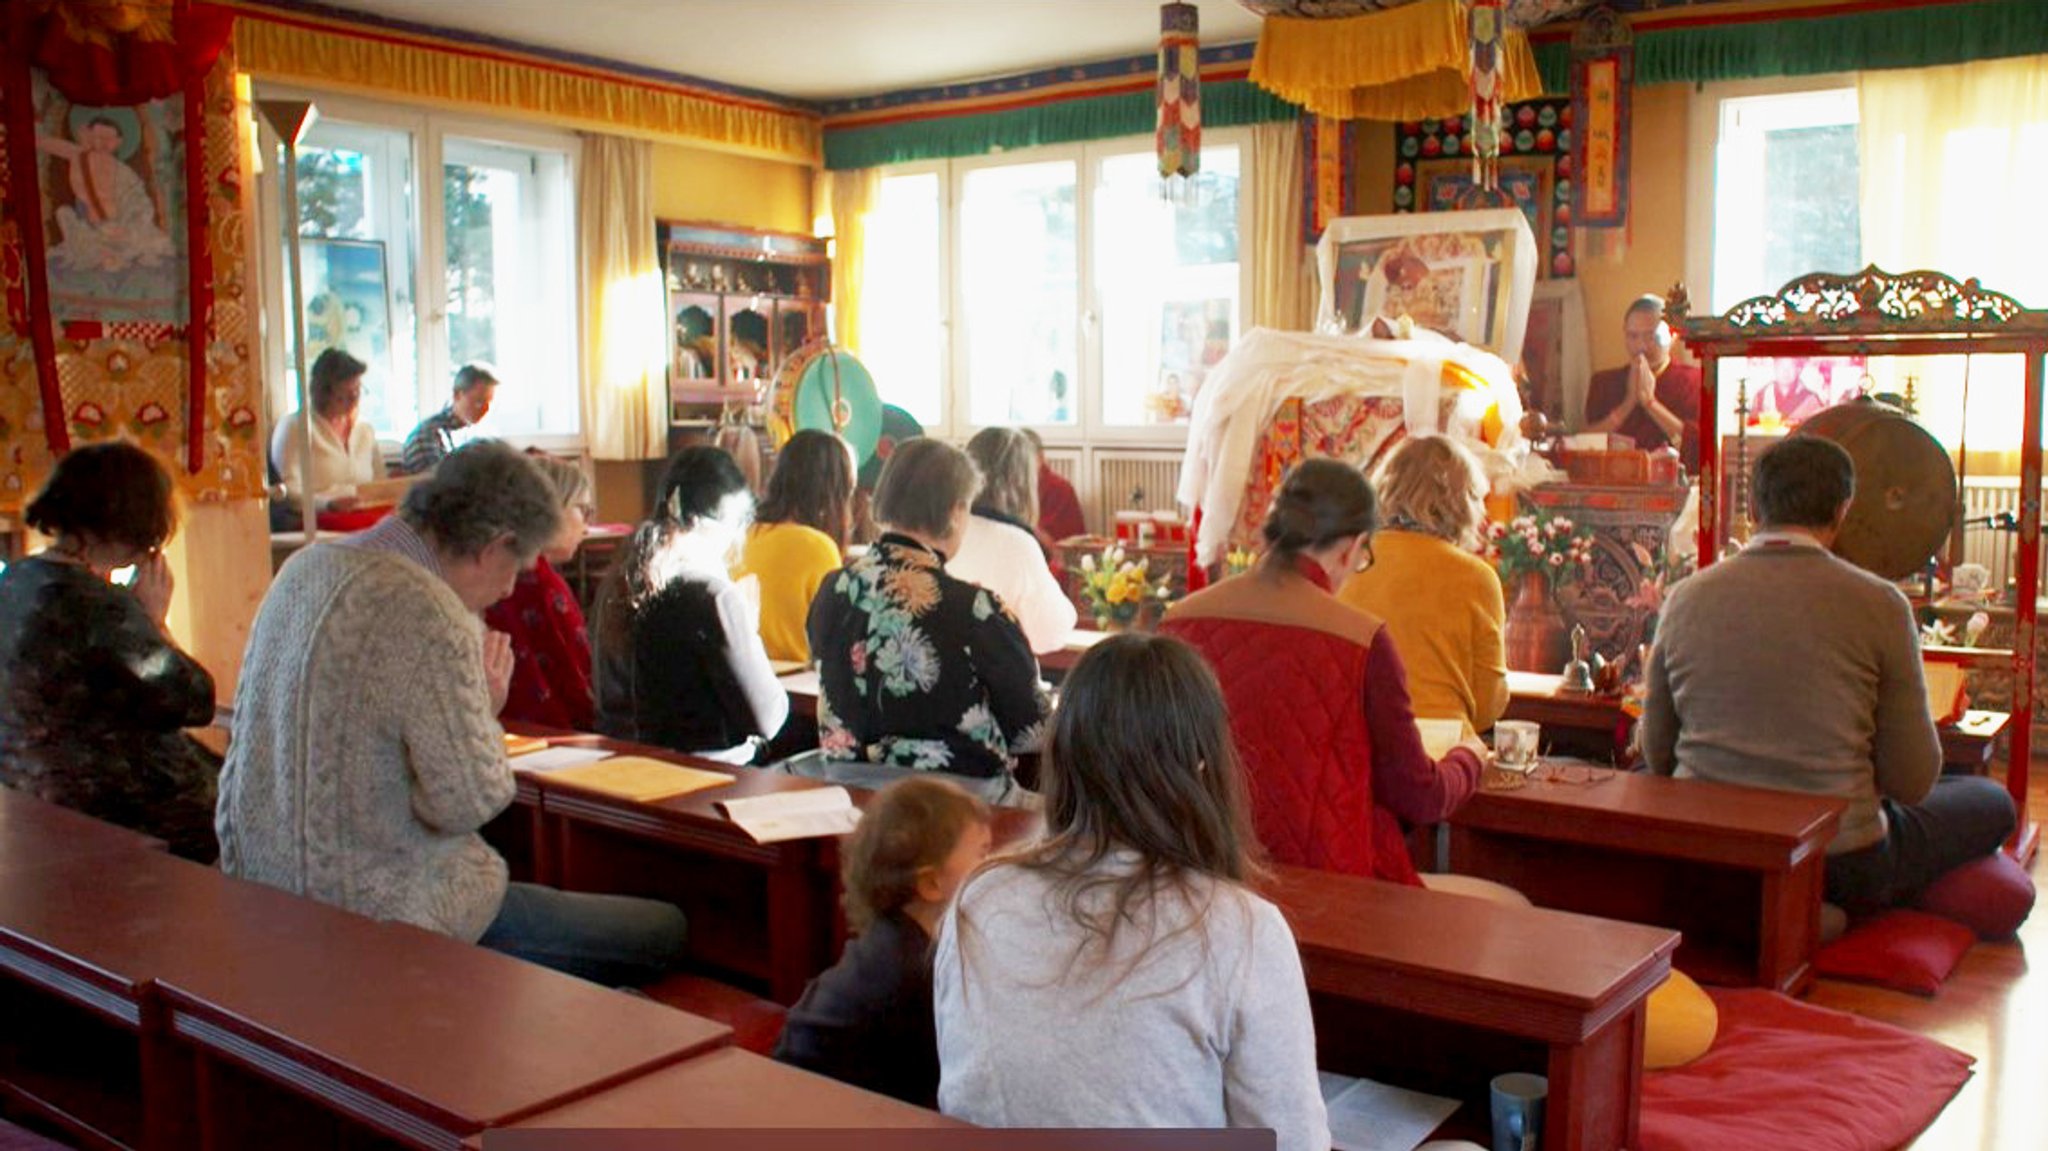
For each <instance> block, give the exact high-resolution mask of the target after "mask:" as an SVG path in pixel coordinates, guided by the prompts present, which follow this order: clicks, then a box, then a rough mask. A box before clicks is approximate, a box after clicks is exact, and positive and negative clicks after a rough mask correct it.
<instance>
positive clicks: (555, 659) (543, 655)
mask: <svg viewBox="0 0 2048 1151" xmlns="http://www.w3.org/2000/svg"><path fill="white" fill-rule="evenodd" d="M527 456H528V458H530V459H531V460H533V462H534V465H535V466H536V467H538V468H540V472H541V475H543V476H545V477H547V481H548V486H549V487H550V488H552V489H553V490H554V493H555V498H556V499H557V500H559V501H560V504H561V508H562V530H561V531H560V532H559V533H558V534H557V535H556V536H555V538H554V540H553V542H551V543H549V544H548V545H547V546H546V547H544V548H542V549H541V552H540V559H539V560H538V561H537V562H536V563H535V564H534V565H533V570H532V571H530V572H522V573H520V576H519V580H518V582H517V583H515V584H513V585H512V594H511V595H508V596H506V597H505V598H504V599H501V600H499V601H498V602H497V603H495V604H493V605H491V607H490V609H489V610H488V611H486V612H484V623H485V624H486V625H487V626H489V627H490V629H491V630H492V631H498V632H503V633H505V634H506V635H507V636H510V637H511V639H512V687H511V689H510V690H509V691H508V692H507V693H506V695H505V707H504V710H502V711H500V712H499V713H498V718H499V719H500V720H503V721H506V722H515V721H516V722H520V723H533V724H540V725H541V726H543V727H560V728H568V729H570V730H572V731H596V730H597V727H596V723H597V716H596V707H595V705H594V704H593V702H592V696H591V690H590V631H589V625H588V624H586V623H585V622H584V619H583V607H582V605H580V604H578V603H577V602H576V593H575V592H574V591H572V590H570V587H569V584H568V581H566V580H564V579H563V578H562V575H561V572H559V571H557V570H556V566H557V565H560V564H566V563H568V562H569V561H570V560H572V559H574V558H576V549H577V548H579V547H581V546H583V537H584V536H585V535H587V534H589V532H590V521H591V520H592V519H594V518H595V517H596V515H597V507H596V497H594V496H593V495H592V494H591V490H590V477H589V476H587V475H585V474H584V472H583V469H582V468H579V467H577V466H576V465H575V464H572V463H570V462H569V461H567V460H562V459H557V458H555V457H554V456H551V455H548V454H546V453H544V452H528V453H527Z"/></svg>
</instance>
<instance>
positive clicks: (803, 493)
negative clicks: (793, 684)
mask: <svg viewBox="0 0 2048 1151" xmlns="http://www.w3.org/2000/svg"><path fill="white" fill-rule="evenodd" d="M852 527H853V453H852V452H850V451H848V450H847V446H846V441H844V440H842V439H840V438H839V437H838V436H835V435H833V434H832V433H830V432H821V431H815V430H809V429H806V430H804V431H801V432H798V433H797V434H795V435H793V436H791V437H790V438H789V442H788V443H786V444H784V445H782V450H781V451H779V452H777V453H776V455H775V471H774V473H773V474H772V475H770V476H769V477H768V495H767V498H765V499H763V500H762V501H761V506H760V508H759V509H758V510H757V512H756V513H755V517H754V526H753V528H752V530H750V531H749V532H748V533H747V546H746V551H745V552H744V553H743V554H742V555H741V557H740V563H739V566H738V567H736V568H734V569H733V573H732V575H733V578H734V579H735V580H738V579H743V578H745V577H747V576H750V575H751V576H753V577H754V578H756V579H758V580H759V581H760V583H761V643H762V646H764V647H766V648H767V649H768V658H769V659H783V660H795V661H798V662H801V663H809V662H810V659H811V645H810V641H809V640H808V639H806V638H805V636H804V622H805V621H806V620H808V619H809V618H810V614H811V600H812V599H814V598H816V597H817V594H818V588H819V586H820V585H822V584H823V583H824V582H825V577H826V576H829V575H831V574H832V573H833V572H836V571H838V570H839V568H840V565H842V564H844V563H845V562H846V560H845V557H844V556H842V555H841V552H842V551H843V550H844V549H845V547H846V538H847V534H848V533H849V532H850V531H851V530H852Z"/></svg>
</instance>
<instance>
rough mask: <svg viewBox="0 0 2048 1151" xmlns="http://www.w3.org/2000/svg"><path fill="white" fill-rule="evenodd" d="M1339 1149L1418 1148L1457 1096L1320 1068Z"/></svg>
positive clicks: (1454, 1107) (1407, 1150)
mask: <svg viewBox="0 0 2048 1151" xmlns="http://www.w3.org/2000/svg"><path fill="white" fill-rule="evenodd" d="M1316 1078H1317V1079H1318V1080H1320V1081H1321V1083H1322V1088H1323V1105H1324V1106H1325V1107H1327V1108H1329V1111H1330V1144H1331V1146H1332V1147H1333V1148H1335V1151H1415V1148H1416V1147H1418V1146H1420V1145H1421V1143H1422V1141H1423V1140H1425V1139H1427V1138H1429V1136H1430V1133H1431V1132H1433V1131H1435V1130H1436V1129H1437V1128H1438V1127H1439V1126H1442V1124H1443V1121H1444V1120H1446V1119H1448V1118H1450V1117H1451V1113H1452V1112H1453V1111H1456V1110H1457V1109H1458V1101H1457V1100H1456V1099H1445V1098H1443V1097H1442V1096H1439V1095H1424V1094H1423V1093H1422V1092H1420V1091H1409V1090H1406V1089H1403V1088H1400V1087H1389V1086H1387V1085H1386V1084H1384V1083H1375V1082H1373V1081H1372V1080H1370V1079H1353V1078H1352V1077H1351V1076H1349V1075H1337V1074H1334V1073H1332V1072H1329V1071H1321V1072H1318V1073H1317V1074H1316Z"/></svg>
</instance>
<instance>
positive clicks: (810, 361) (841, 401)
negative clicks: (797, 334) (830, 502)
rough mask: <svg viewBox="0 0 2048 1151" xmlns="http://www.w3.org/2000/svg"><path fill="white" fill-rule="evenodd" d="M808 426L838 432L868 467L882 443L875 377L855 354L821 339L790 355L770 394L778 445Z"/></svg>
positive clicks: (858, 460) (771, 427)
mask: <svg viewBox="0 0 2048 1151" xmlns="http://www.w3.org/2000/svg"><path fill="white" fill-rule="evenodd" d="M806 428H815V429H817V430H819V431H823V432H832V433H835V434H837V435H838V436H840V437H842V438H843V439H845V440H846V442H847V443H849V444H852V445H853V452H854V457H855V460H856V463H858V464H865V463H866V462H867V461H868V459H869V457H871V456H873V455H874V454H875V445H876V444H878V443H879V442H880V441H881V439H882V399H881V397H880V396H879V395H877V394H876V392H875V378H874V377H873V376H872V375H870V374H869V373H868V370H867V368H866V367H865V366H864V365H863V364H862V363H861V362H860V361H859V360H857V359H855V358H854V356H853V354H852V353H851V352H848V351H846V350H845V349H843V348H838V347H834V346H833V345H831V344H827V343H824V342H823V341H820V342H818V343H815V344H809V345H806V346H804V347H802V348H799V349H797V350H796V351H795V352H792V353H790V356H789V358H788V359H787V360H784V361H783V362H782V369H781V370H780V371H778V372H776V373H775V386H774V388H773V389H771V390H770V392H769V395H768V435H769V437H770V438H771V439H773V440H774V441H775V446H776V447H778V448H779V447H781V446H782V445H783V444H786V443H788V442H789V438H790V437H791V436H793V435H795V434H796V433H797V432H799V431H802V430H804V429H806Z"/></svg>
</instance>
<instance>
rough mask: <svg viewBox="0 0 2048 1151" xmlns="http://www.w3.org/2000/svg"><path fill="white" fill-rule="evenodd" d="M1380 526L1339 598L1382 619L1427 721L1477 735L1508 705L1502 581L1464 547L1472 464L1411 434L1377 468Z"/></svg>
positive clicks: (1440, 440) (1476, 480) (1458, 452)
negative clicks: (1368, 559) (1365, 562)
mask: <svg viewBox="0 0 2048 1151" xmlns="http://www.w3.org/2000/svg"><path fill="white" fill-rule="evenodd" d="M1375 486H1376V487H1377V488H1378V490H1379V497H1380V508H1381V511H1382V512H1383V513H1384V514H1385V516H1386V520H1385V522H1386V527H1384V528H1382V529H1381V530H1380V532H1379V534H1378V535H1376V536H1374V537H1373V555H1374V562H1373V564H1372V566H1371V567H1370V568H1369V569H1367V570H1366V571H1364V572H1361V573H1359V574H1357V575H1354V576H1352V577H1351V578H1350V579H1349V580H1347V581H1345V584H1344V587H1343V589H1342V590H1341V591H1340V592H1339V593H1338V598H1339V599H1342V600H1343V601H1344V602H1345V603H1348V604H1350V605H1351V606H1353V607H1356V608H1360V609H1363V610H1365V611H1367V612H1370V613H1372V614H1373V615H1376V616H1378V617H1380V618H1381V619H1383V620H1385V621H1386V624H1387V628H1388V630H1389V631H1390V632H1391V633H1392V634H1393V637H1394V647H1395V650H1397V651H1399V652H1400V653H1401V659H1402V661H1403V662H1404V663H1406V664H1407V665H1408V694H1409V696H1410V700H1411V703H1412V705H1413V707H1414V711H1415V714H1416V715H1417V716H1418V717H1421V718H1425V719H1462V720H1464V721H1465V722H1466V723H1468V724H1470V725H1471V727H1472V730H1473V731H1474V732H1480V731H1485V730H1486V729H1487V728H1489V727H1492V726H1493V721H1494V720H1497V719H1499V718H1500V716H1501V713H1502V712H1503V711H1506V710H1507V706H1508V679H1507V674H1508V673H1507V653H1506V650H1505V648H1504V646H1503V644H1502V640H1501V625H1502V622H1503V620H1504V618H1505V616H1506V614H1507V613H1506V610H1505V608H1504V607H1503V604H1502V598H1501V588H1500V576H1499V574H1498V573H1496V572H1495V571H1494V570H1493V567H1492V565H1490V564H1488V563H1487V562H1486V561H1485V560H1483V559H1480V558H1479V557H1478V556H1477V555H1475V554H1473V552H1472V551H1471V550H1470V545H1472V544H1474V543H1475V542H1476V541H1477V538H1478V537H1477V533H1478V529H1479V524H1480V521H1481V519H1482V518H1483V517H1484V515H1485V504H1484V502H1483V501H1484V499H1485V496H1486V485H1485V481H1484V480H1483V479H1482V478H1481V477H1480V474H1479V464H1478V461H1476V460H1474V459H1473V458H1472V454H1471V453H1470V452H1468V451H1466V450H1465V449H1464V448H1463V447H1460V446H1459V445H1458V444H1457V442H1456V441H1453V440H1449V439H1446V438H1444V437H1443V436H1418V437H1416V438H1415V439H1413V440H1410V441H1409V442H1408V443H1406V444H1403V445H1402V446H1401V447H1400V449H1399V450H1398V451H1396V452H1395V453H1394V455H1393V457H1392V458H1390V459H1389V460H1388V461H1387V462H1386V464H1385V465H1384V466H1383V467H1382V468H1381V469H1380V474H1379V478H1378V480H1377V482H1376V485H1375Z"/></svg>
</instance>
